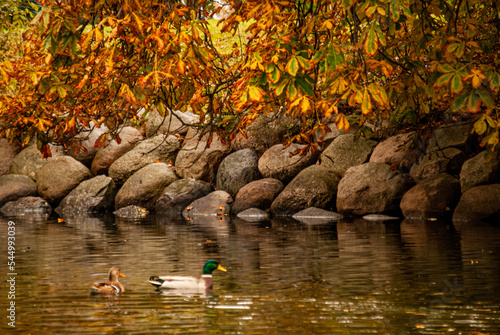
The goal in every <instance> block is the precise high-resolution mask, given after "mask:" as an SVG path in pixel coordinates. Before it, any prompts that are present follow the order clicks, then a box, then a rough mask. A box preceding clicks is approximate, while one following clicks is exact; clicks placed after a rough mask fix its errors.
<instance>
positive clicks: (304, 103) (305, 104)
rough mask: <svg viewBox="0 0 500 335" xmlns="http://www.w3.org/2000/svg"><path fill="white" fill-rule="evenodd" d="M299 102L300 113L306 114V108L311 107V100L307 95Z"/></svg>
mask: <svg viewBox="0 0 500 335" xmlns="http://www.w3.org/2000/svg"><path fill="white" fill-rule="evenodd" d="M301 100H302V101H301V102H300V111H301V113H302V114H306V113H307V111H308V110H310V109H311V101H310V100H309V98H308V97H302V99H301Z"/></svg>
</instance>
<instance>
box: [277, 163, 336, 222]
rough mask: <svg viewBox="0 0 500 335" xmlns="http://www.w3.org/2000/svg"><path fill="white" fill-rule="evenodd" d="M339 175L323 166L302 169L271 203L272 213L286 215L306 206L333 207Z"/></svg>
mask: <svg viewBox="0 0 500 335" xmlns="http://www.w3.org/2000/svg"><path fill="white" fill-rule="evenodd" d="M339 181H340V176H339V175H338V174H336V173H334V172H332V171H330V170H328V169H326V168H324V167H323V166H319V165H312V166H309V167H307V168H305V169H304V170H302V171H301V172H300V173H299V174H298V175H297V176H296V177H295V178H294V179H293V180H292V181H291V182H290V183H289V184H288V185H287V186H286V187H285V189H284V190H283V191H282V192H281V193H280V194H279V195H278V196H277V197H276V199H275V200H274V201H273V203H272V204H271V212H272V214H273V215H277V216H286V215H292V214H294V213H297V212H299V211H301V210H303V209H306V208H308V207H318V208H325V209H331V208H335V200H336V195H337V187H338V184H339Z"/></svg>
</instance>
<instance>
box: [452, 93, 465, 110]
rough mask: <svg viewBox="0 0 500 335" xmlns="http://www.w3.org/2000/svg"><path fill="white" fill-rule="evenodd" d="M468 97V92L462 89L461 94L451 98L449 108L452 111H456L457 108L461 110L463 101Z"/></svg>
mask: <svg viewBox="0 0 500 335" xmlns="http://www.w3.org/2000/svg"><path fill="white" fill-rule="evenodd" d="M468 97H469V92H467V91H464V92H463V93H462V94H460V95H459V96H458V97H456V98H455V100H453V102H452V103H451V110H452V111H454V112H458V111H459V110H462V109H464V108H465V101H466V99H467V98H468Z"/></svg>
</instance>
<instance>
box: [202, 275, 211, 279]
mask: <svg viewBox="0 0 500 335" xmlns="http://www.w3.org/2000/svg"><path fill="white" fill-rule="evenodd" d="M201 278H212V275H201Z"/></svg>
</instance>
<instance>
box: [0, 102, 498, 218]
mask: <svg viewBox="0 0 500 335" xmlns="http://www.w3.org/2000/svg"><path fill="white" fill-rule="evenodd" d="M195 118H196V116H195V115H191V114H189V113H180V112H173V113H171V114H170V115H169V116H167V117H166V118H162V117H161V116H159V115H158V114H157V113H156V112H154V111H153V112H152V115H150V116H149V121H148V124H147V126H146V131H145V134H142V133H141V132H139V131H138V130H137V129H135V128H132V127H125V128H123V130H122V131H121V133H120V139H121V141H120V142H119V143H117V142H116V141H111V142H109V143H108V144H107V146H105V147H103V148H99V149H96V148H94V146H93V142H94V141H95V139H94V138H97V137H98V135H100V134H101V133H102V132H103V131H105V129H94V130H93V132H96V134H93V132H90V131H89V132H88V133H87V137H86V138H85V139H84V141H83V142H82V145H83V146H84V147H85V148H86V149H85V150H84V151H83V152H84V153H85V154H82V153H79V154H77V155H75V153H74V151H73V150H68V151H65V150H64V149H63V148H61V147H53V148H52V150H51V151H52V157H51V158H48V159H42V157H41V154H40V152H39V151H38V150H37V149H36V145H31V146H28V147H26V148H23V149H22V150H21V148H19V147H16V146H15V145H12V144H10V143H8V142H7V141H5V140H3V139H2V140H0V152H2V155H1V157H0V159H2V164H1V166H2V167H3V168H2V170H0V174H1V175H0V211H1V212H2V213H4V214H5V215H15V214H19V213H49V212H50V211H51V210H52V208H54V209H55V211H56V212H57V213H59V214H60V215H64V214H71V213H93V212H105V211H113V212H115V213H116V215H124V216H129V217H134V216H138V217H140V216H143V215H145V213H147V212H156V213H158V215H166V216H170V217H172V218H175V217H179V218H180V217H184V218H185V219H187V220H190V219H192V218H193V217H196V216H199V215H211V216H222V215H229V214H233V215H238V216H240V217H241V218H243V219H246V220H247V221H258V220H262V219H263V220H267V219H268V218H269V217H271V216H293V218H295V219H296V220H299V221H301V220H303V219H304V218H305V219H315V220H316V221H317V222H324V221H326V222H329V221H335V220H338V219H339V218H341V217H342V216H361V217H363V216H365V217H366V218H367V219H372V218H373V217H378V218H384V219H388V218H391V217H402V216H404V217H406V218H408V219H412V218H418V219H441V218H452V219H453V221H474V220H481V219H498V217H500V201H499V200H498V199H500V154H499V153H498V152H496V153H493V154H492V155H487V152H486V151H484V150H482V149H481V148H480V146H479V145H478V138H477V136H476V135H475V134H473V133H472V132H471V129H472V123H461V124H450V125H447V126H444V127H441V128H438V129H436V130H435V131H434V133H433V134H432V136H430V138H428V139H422V138H421V137H420V136H419V135H418V134H417V133H405V134H399V135H396V136H392V137H389V138H387V139H384V140H381V141H375V140H367V139H365V138H363V137H361V138H358V139H356V138H355V136H354V134H350V133H344V132H340V131H338V130H337V129H336V127H335V125H334V124H333V125H332V126H331V128H332V132H329V133H327V134H325V135H324V136H325V137H324V138H323V137H321V140H322V141H323V143H324V145H323V147H322V148H321V150H319V151H316V152H314V153H311V152H309V153H307V154H305V155H302V156H300V155H295V154H294V153H296V152H297V151H298V150H300V149H302V148H303V146H302V145H299V144H292V145H291V146H289V147H287V148H285V147H283V145H282V144H281V143H280V139H282V138H283V135H284V134H285V133H286V131H287V127H288V125H289V124H290V122H288V120H286V119H283V118H277V119H272V118H270V117H269V116H261V117H260V119H257V120H256V122H255V123H254V124H253V125H252V126H251V127H250V128H249V129H248V134H247V135H248V136H247V137H243V136H237V137H236V139H235V140H234V141H233V142H232V143H223V142H222V141H221V140H220V139H219V138H217V136H216V135H214V136H213V138H212V139H211V140H209V135H208V134H200V133H199V132H198V131H197V128H194V127H189V125H190V124H192V123H194V122H195ZM96 135H97V136H96ZM144 135H146V137H145V136H144ZM318 136H321V135H318ZM7 167H9V168H7ZM373 214H375V215H378V216H373Z"/></svg>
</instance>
